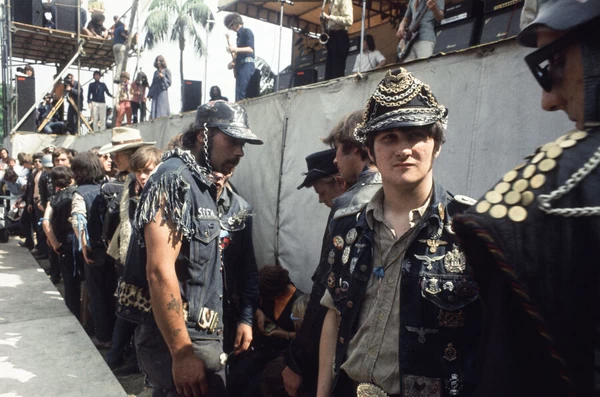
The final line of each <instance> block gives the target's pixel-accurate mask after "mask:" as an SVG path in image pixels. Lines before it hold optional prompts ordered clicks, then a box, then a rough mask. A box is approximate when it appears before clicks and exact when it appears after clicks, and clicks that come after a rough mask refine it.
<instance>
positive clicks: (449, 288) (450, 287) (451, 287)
mask: <svg viewBox="0 0 600 397" xmlns="http://www.w3.org/2000/svg"><path fill="white" fill-rule="evenodd" d="M443 288H444V291H450V292H452V290H454V284H453V283H452V281H446V282H445V283H444V287H443Z"/></svg>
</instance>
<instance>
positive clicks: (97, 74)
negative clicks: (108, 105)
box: [94, 70, 102, 81]
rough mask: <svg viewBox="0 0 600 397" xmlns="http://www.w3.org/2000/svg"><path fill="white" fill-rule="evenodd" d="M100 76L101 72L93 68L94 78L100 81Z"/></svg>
mask: <svg viewBox="0 0 600 397" xmlns="http://www.w3.org/2000/svg"><path fill="white" fill-rule="evenodd" d="M101 77H102V72H101V71H99V70H94V80H96V81H100V78H101Z"/></svg>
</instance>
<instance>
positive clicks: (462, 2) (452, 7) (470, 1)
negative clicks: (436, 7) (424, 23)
mask: <svg viewBox="0 0 600 397" xmlns="http://www.w3.org/2000/svg"><path fill="white" fill-rule="evenodd" d="M476 3H479V0H446V4H445V7H444V19H442V21H441V22H440V25H447V24H449V23H454V22H458V21H462V20H465V19H469V18H471V17H473V15H474V14H475V12H476V11H475V7H476Z"/></svg>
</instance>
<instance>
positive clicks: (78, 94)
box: [64, 73, 83, 135]
mask: <svg viewBox="0 0 600 397" xmlns="http://www.w3.org/2000/svg"><path fill="white" fill-rule="evenodd" d="M64 81H65V93H66V94H65V95H68V96H69V98H71V99H72V100H73V102H74V103H75V105H76V106H77V109H75V108H74V107H73V104H71V103H69V110H68V111H67V131H68V132H70V133H72V134H74V135H75V134H77V117H79V112H81V108H82V106H83V91H82V90H81V86H80V85H79V82H78V81H75V79H74V78H73V75H72V74H71V73H69V74H68V75H67V76H66V77H65V80H64Z"/></svg>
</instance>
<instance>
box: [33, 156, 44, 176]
mask: <svg viewBox="0 0 600 397" xmlns="http://www.w3.org/2000/svg"><path fill="white" fill-rule="evenodd" d="M42 157H44V153H42V152H37V153H35V154H34V155H33V167H34V168H35V169H36V170H38V171H39V170H41V169H42V168H43V166H42Z"/></svg>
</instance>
